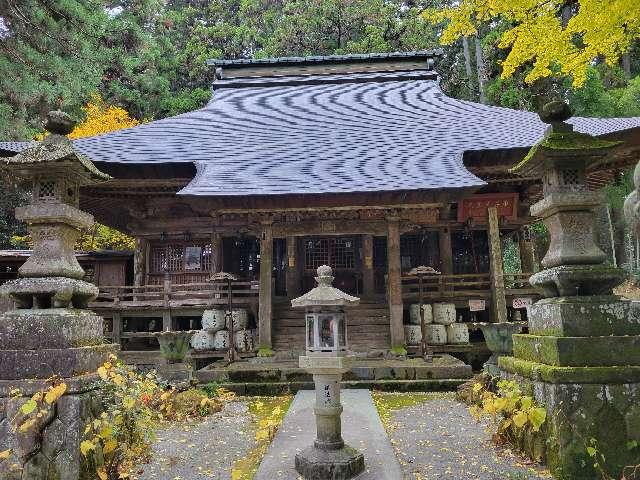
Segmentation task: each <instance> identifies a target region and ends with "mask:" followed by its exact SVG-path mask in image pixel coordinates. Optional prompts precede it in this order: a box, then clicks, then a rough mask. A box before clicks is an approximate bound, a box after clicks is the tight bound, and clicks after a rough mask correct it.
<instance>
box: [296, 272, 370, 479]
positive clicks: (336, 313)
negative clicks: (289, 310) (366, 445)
mask: <svg viewBox="0 0 640 480" xmlns="http://www.w3.org/2000/svg"><path fill="white" fill-rule="evenodd" d="M316 281H317V282H318V286H317V287H316V288H314V289H313V290H311V291H309V292H308V293H306V294H304V295H302V296H301V297H298V298H296V299H294V300H292V301H291V305H292V306H293V307H296V308H305V309H306V315H305V323H306V345H307V355H305V356H301V357H300V367H301V368H304V369H305V370H307V371H308V372H310V373H311V374H313V381H314V383H315V392H316V403H315V408H314V413H315V416H316V428H317V435H316V440H315V441H314V443H313V445H311V446H309V447H308V448H306V449H305V450H303V451H302V452H300V453H298V454H297V455H296V458H295V467H296V470H297V471H298V473H300V475H302V476H303V477H304V478H306V479H308V480H322V479H327V478H331V479H334V480H342V479H347V478H352V477H354V476H356V475H358V474H359V473H361V472H362V471H363V470H364V456H363V455H362V454H361V453H360V452H358V451H357V450H355V449H354V448H351V447H349V446H348V445H345V443H344V440H343V439H342V425H341V420H340V416H341V414H342V404H341V403H340V380H341V379H342V374H343V373H345V372H347V371H348V370H349V367H350V365H349V357H346V356H345V355H346V352H347V322H346V315H345V312H344V307H346V306H349V305H357V304H358V303H359V302H360V299H359V298H357V297H352V296H351V295H348V294H346V293H344V292H343V291H341V290H339V289H337V288H334V287H333V286H332V285H331V284H332V282H333V275H332V272H331V267H329V266H327V265H323V266H321V267H318V276H317V277H316Z"/></svg>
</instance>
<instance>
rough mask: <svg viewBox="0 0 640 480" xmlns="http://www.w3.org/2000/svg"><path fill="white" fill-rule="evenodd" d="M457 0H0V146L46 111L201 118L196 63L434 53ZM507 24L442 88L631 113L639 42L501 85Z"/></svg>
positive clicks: (639, 86) (5, 242)
mask: <svg viewBox="0 0 640 480" xmlns="http://www.w3.org/2000/svg"><path fill="white" fill-rule="evenodd" d="M517 1H521V0H517ZM606 3H607V2H602V4H603V5H606ZM455 4H457V2H456V1H454V0H423V1H398V0H0V139H2V140H24V139H31V138H37V137H38V135H41V134H42V119H43V118H44V116H45V115H46V113H47V112H48V111H49V110H51V109H52V108H61V109H63V110H65V111H67V112H69V113H70V114H72V116H74V117H75V118H77V119H79V120H85V124H84V126H83V129H82V132H79V136H80V135H82V136H84V135H91V134H97V133H101V132H102V130H101V129H102V128H104V124H105V122H106V123H109V122H112V124H113V125H112V126H111V127H110V128H112V129H115V128H119V127H120V125H122V126H129V125H130V123H129V122H132V121H133V122H136V121H140V122H145V121H151V120H156V119H160V118H164V117H167V116H172V115H177V114H180V113H183V112H187V111H191V110H194V109H197V108H199V107H201V106H203V105H204V104H206V102H207V101H208V100H209V98H210V95H211V91H210V84H211V81H212V78H213V77H212V74H213V72H212V71H211V70H210V69H209V68H208V67H207V66H206V63H205V61H206V60H207V59H209V58H262V57H274V56H305V55H330V54H347V53H369V52H393V51H411V50H422V49H430V48H439V47H441V45H440V43H439V39H440V37H441V35H442V33H443V29H444V28H445V24H444V23H442V22H440V23H437V22H434V20H433V18H431V19H429V18H428V17H427V16H425V15H424V13H425V11H427V10H429V9H432V8H446V7H450V6H452V5H455ZM602 13H603V14H606V12H602ZM512 26H513V25H512V24H510V22H509V21H508V20H504V19H500V18H492V19H487V20H486V21H485V22H480V23H479V24H478V25H477V34H475V35H472V36H468V37H463V38H461V39H458V40H456V41H455V42H453V43H452V44H450V45H447V46H445V47H444V56H443V57H442V59H441V60H440V61H439V62H438V64H437V65H436V69H437V71H438V72H439V73H440V75H441V85H442V88H443V90H444V91H445V92H446V93H447V94H448V95H450V96H453V97H455V98H460V99H467V100H472V101H477V102H482V103H486V104H491V105H498V106H503V107H509V108H517V109H525V110H534V111H535V110H538V109H539V108H540V107H541V106H542V105H543V104H544V103H546V102H547V101H549V100H551V99H559V98H560V99H564V100H566V101H568V102H569V104H570V105H571V106H572V108H573V110H574V112H575V114H576V115H580V116H597V117H616V116H620V117H624V116H640V42H638V41H636V42H635V43H634V44H633V45H632V47H631V49H630V50H629V51H628V52H626V53H625V54H624V55H623V56H622V57H621V59H620V62H619V63H617V64H614V65H611V64H607V63H606V62H605V60H604V59H602V60H599V59H595V60H594V61H593V62H592V65H591V66H590V67H589V68H588V71H587V76H586V81H585V82H584V84H583V85H581V86H580V87H576V86H575V85H574V84H573V82H572V79H571V78H569V77H563V76H562V75H555V76H551V77H545V78H538V79H537V80H535V81H534V82H533V83H527V82H526V81H525V79H526V78H527V75H528V74H530V73H531V70H532V69H533V68H534V66H533V65H532V64H529V63H526V62H525V63H524V64H523V65H522V66H521V67H519V68H518V69H516V71H515V72H514V74H513V75H512V76H511V77H510V78H507V79H505V78H501V64H502V62H503V61H504V60H505V58H506V57H507V55H508V54H509V51H510V50H509V48H500V47H499V43H500V39H501V36H502V34H503V33H504V32H505V31H507V30H509V29H510V28H511V27H512ZM96 106H97V107H98V109H97V110H96ZM110 107H112V108H110ZM92 108H93V110H92ZM92 112H93V115H94V118H90V117H91V113H92ZM114 115H115V116H116V118H115V120H114V118H113V117H114ZM123 116H124V117H123ZM96 118H97V119H98V120H97V121H96ZM120 120H122V123H119V122H120ZM92 125H94V126H95V128H93V127H92ZM100 125H103V127H101V126H100ZM92 128H93V129H92ZM631 185H632V182H631V176H630V175H629V173H628V172H626V173H622V174H621V175H620V177H619V178H618V179H617V181H616V183H615V184H614V185H611V186H610V187H609V188H608V189H607V193H608V198H609V204H610V209H611V212H613V215H612V218H613V219H614V223H615V224H616V225H614V226H613V227H615V228H617V229H618V230H623V233H622V235H623V236H628V235H626V233H628V232H626V233H625V232H624V225H623V224H622V221H621V216H620V215H618V214H617V212H618V213H619V210H620V207H621V205H622V199H623V197H624V195H626V193H628V191H630V189H631ZM1 188H2V191H0V248H11V247H24V246H25V245H24V244H21V243H20V242H21V240H20V238H21V237H20V235H21V234H23V233H24V232H23V230H22V226H21V225H19V224H17V223H16V222H15V220H14V218H13V208H14V207H15V205H16V204H19V203H20V202H21V200H22V198H23V197H24V192H21V191H19V190H18V189H16V188H15V186H12V185H9V184H7V183H5V184H3V185H2V187H1ZM89 238H90V242H89V243H87V244H86V245H85V246H89V247H95V248H122V247H123V246H127V245H128V244H127V242H126V241H123V239H122V238H121V237H118V236H116V237H115V239H114V238H112V236H111V233H110V232H109V231H108V229H106V230H102V231H100V232H98V231H96V232H93V233H92V234H91V235H89ZM12 239H13V241H12ZM16 239H18V240H16ZM507 250H508V249H507ZM636 256H637V255H636ZM514 268H515V266H514Z"/></svg>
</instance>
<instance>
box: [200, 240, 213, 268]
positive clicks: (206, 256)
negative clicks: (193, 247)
mask: <svg viewBox="0 0 640 480" xmlns="http://www.w3.org/2000/svg"><path fill="white" fill-rule="evenodd" d="M211 258H212V249H211V244H210V243H208V244H207V245H203V246H202V268H201V270H204V271H207V272H209V271H211Z"/></svg>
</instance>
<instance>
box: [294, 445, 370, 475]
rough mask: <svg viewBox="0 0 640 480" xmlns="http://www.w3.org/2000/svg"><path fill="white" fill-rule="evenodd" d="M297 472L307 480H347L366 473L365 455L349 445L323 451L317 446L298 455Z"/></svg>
mask: <svg viewBox="0 0 640 480" xmlns="http://www.w3.org/2000/svg"><path fill="white" fill-rule="evenodd" d="M295 462H296V471H297V472H298V473H299V474H300V475H302V476H303V477H304V478H305V479H306V480H328V479H331V480H346V479H348V478H353V477H355V476H356V475H358V474H360V473H362V472H363V471H364V455H362V453H360V452H358V451H357V450H356V449H355V448H351V447H350V446H348V445H345V446H343V447H342V448H340V449H338V450H322V449H320V448H317V447H316V446H315V445H312V446H311V447H308V448H306V449H305V450H303V451H302V452H300V453H298V454H296V460H295Z"/></svg>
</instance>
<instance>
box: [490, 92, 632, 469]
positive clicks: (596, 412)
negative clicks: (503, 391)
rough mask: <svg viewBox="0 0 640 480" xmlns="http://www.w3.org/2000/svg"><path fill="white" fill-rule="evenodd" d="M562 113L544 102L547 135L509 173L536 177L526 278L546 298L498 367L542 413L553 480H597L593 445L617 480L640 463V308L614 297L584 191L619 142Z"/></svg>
mask: <svg viewBox="0 0 640 480" xmlns="http://www.w3.org/2000/svg"><path fill="white" fill-rule="evenodd" d="M570 116H571V112H570V110H569V107H568V106H567V105H565V104H563V103H561V102H553V103H551V104H549V105H547V106H545V109H544V110H543V112H542V113H541V115H540V117H541V119H542V120H543V121H544V122H545V123H548V124H549V125H550V127H549V129H548V131H547V133H546V134H545V137H544V138H543V140H542V141H541V142H540V143H539V144H538V145H536V146H535V147H533V148H532V149H531V151H530V152H529V154H528V155H527V157H526V158H525V159H524V160H523V161H522V162H520V163H519V164H518V165H516V166H515V167H514V168H513V169H512V171H513V172H515V173H518V174H522V175H526V176H538V177H540V178H542V182H543V198H542V200H540V201H539V202H537V203H536V204H534V205H532V206H531V214H532V215H533V216H536V217H539V218H541V219H542V221H543V222H544V224H545V225H546V227H547V229H548V231H549V235H550V246H549V251H548V252H547V254H546V256H545V257H544V259H543V260H542V265H543V267H545V269H544V270H542V271H540V272H538V273H536V274H534V275H533V276H532V277H531V279H530V282H531V284H532V285H534V286H536V287H538V288H539V289H540V290H541V292H542V293H543V296H544V298H543V299H542V300H540V301H538V302H536V303H535V304H534V305H532V306H530V307H529V312H528V313H529V334H516V335H513V356H509V357H501V358H500V360H499V366H500V368H501V369H502V371H503V373H504V374H505V375H506V376H509V377H514V378H516V379H517V380H519V381H520V382H521V383H523V384H525V385H527V386H529V387H532V388H531V390H532V392H533V396H534V398H535V400H536V401H537V402H539V403H540V404H542V405H544V406H545V407H546V409H547V420H546V424H545V425H544V428H545V429H546V431H545V433H546V436H547V442H546V445H545V450H546V453H545V456H546V461H547V464H548V465H549V467H550V469H551V471H552V473H553V474H554V477H555V478H558V479H575V480H577V479H580V480H589V479H596V478H601V477H600V475H598V474H596V471H595V469H594V467H593V464H594V460H593V458H591V457H590V456H589V455H588V453H587V447H588V446H590V442H591V441H592V440H591V439H595V441H596V442H597V448H598V450H599V451H600V452H601V453H602V454H603V455H604V458H605V459H606V465H604V467H605V468H606V469H607V470H608V471H609V472H610V474H611V475H612V476H614V477H615V478H618V476H619V475H620V473H621V471H622V469H623V467H624V466H626V465H635V464H638V463H640V449H638V448H637V447H636V446H634V445H636V444H635V443H634V440H635V441H640V303H637V302H629V301H622V300H620V299H619V298H618V297H616V296H614V295H613V293H612V288H613V287H614V286H615V285H617V284H618V283H620V282H621V281H622V280H623V278H624V275H623V273H622V272H621V271H619V270H618V269H616V268H614V267H612V266H610V265H607V264H605V263H604V260H605V254H604V253H603V252H602V251H601V250H600V249H599V248H598V246H597V245H596V243H595V241H594V233H593V224H594V214H593V210H594V208H596V207H597V206H598V205H600V204H601V203H602V201H603V199H602V198H601V196H600V194H599V193H598V192H593V191H590V190H589V189H588V188H587V171H588V169H589V168H590V167H592V166H594V165H596V164H599V165H601V164H604V163H606V162H608V161H610V160H612V156H613V155H612V151H613V149H614V148H615V146H616V145H617V143H615V142H609V141H605V140H602V139H599V138H596V137H592V136H589V135H585V134H581V133H578V132H574V131H573V128H572V126H571V125H569V124H567V123H565V121H566V120H567V119H568V118H569V117H570Z"/></svg>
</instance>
